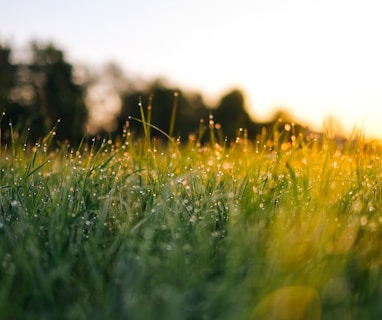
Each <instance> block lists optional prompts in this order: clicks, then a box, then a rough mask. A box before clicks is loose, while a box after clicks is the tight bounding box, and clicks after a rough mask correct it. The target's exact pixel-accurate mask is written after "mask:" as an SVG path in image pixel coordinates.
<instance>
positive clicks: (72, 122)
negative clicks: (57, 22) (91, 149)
mask: <svg viewBox="0 0 382 320" xmlns="http://www.w3.org/2000/svg"><path fill="white" fill-rule="evenodd" d="M29 50H30V55H31V60H30V61H28V62H25V63H18V64H12V63H11V60H10V57H11V49H9V48H2V47H0V81H1V83H0V87H1V88H2V89H0V90H1V92H0V111H1V112H2V113H5V114H4V117H5V119H6V120H8V121H3V122H2V124H3V127H2V131H3V137H2V138H3V139H4V140H7V138H9V136H10V132H9V131H8V130H7V129H8V127H7V125H4V124H5V123H6V124H8V123H9V122H13V123H14V124H15V126H16V127H18V128H19V129H24V130H25V129H26V128H27V127H33V128H34V130H33V131H32V132H33V136H31V137H30V138H31V139H34V140H37V139H39V138H42V137H43V136H45V135H46V134H48V132H49V130H50V129H51V128H52V127H53V125H54V124H55V123H56V122H57V121H58V120H62V124H61V126H60V127H59V128H57V139H58V140H60V141H63V140H65V139H68V140H70V141H72V142H73V143H75V142H76V141H77V140H80V139H81V137H82V136H83V134H84V125H85V124H86V120H87V108H86V105H85V103H84V88H83V87H81V86H79V85H77V84H76V83H75V81H74V77H73V67H72V65H70V64H69V63H68V62H66V61H65V58H64V54H63V52H62V51H61V50H59V49H57V48H56V47H55V46H54V45H52V44H49V43H48V44H42V43H37V42H33V43H32V44H31V46H30V49H29Z"/></svg>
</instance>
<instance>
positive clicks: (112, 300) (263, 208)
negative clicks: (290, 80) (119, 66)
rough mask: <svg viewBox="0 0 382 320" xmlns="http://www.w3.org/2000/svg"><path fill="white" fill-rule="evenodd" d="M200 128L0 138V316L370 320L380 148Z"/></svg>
mask: <svg viewBox="0 0 382 320" xmlns="http://www.w3.org/2000/svg"><path fill="white" fill-rule="evenodd" d="M147 128H148V127H146V129H147ZM285 128H287V129H288V130H291V126H290V125H288V126H286V127H285ZM292 129H293V128H292ZM207 130H208V129H207ZM214 130H215V129H211V128H210V132H209V134H210V138H209V141H208V142H206V143H201V142H200V141H199V140H200V139H199V137H198V136H191V137H190V140H189V141H187V142H184V143H183V144H180V143H177V142H176V141H173V140H167V141H162V142H159V141H155V140H154V139H151V138H150V137H146V138H143V139H142V140H135V139H133V138H132V136H131V135H130V133H129V132H128V130H127V131H126V132H124V136H123V137H122V138H121V139H119V140H116V141H110V140H109V141H107V140H104V141H99V140H93V141H90V142H89V143H88V142H86V143H85V142H84V143H83V144H82V145H81V146H79V147H78V148H72V147H70V146H68V145H61V146H60V147H58V148H55V147H53V144H54V133H53V132H52V133H51V134H50V135H49V136H48V137H46V138H45V139H44V140H42V141H41V142H39V143H36V144H35V145H32V146H30V145H27V144H24V143H23V142H22V139H21V138H19V139H16V138H15V139H13V143H10V144H9V145H4V144H3V145H2V146H1V149H0V237H1V242H0V261H1V264H0V318H1V319H381V317H382V276H381V271H382V251H381V250H380V246H381V243H382V215H381V213H382V184H381V177H382V163H381V158H380V152H381V148H380V147H379V146H378V145H376V144H372V143H369V144H366V143H365V142H364V141H363V139H362V137H359V138H358V139H355V140H352V141H350V142H349V143H348V144H345V145H343V144H338V143H336V141H335V140H331V139H328V138H325V137H324V138H323V139H315V138H314V137H311V138H310V137H303V136H294V135H293V134H292V133H291V132H290V133H291V134H290V135H289V138H288V139H284V140H283V139H281V138H282V137H283V134H284V133H285V132H280V133H279V136H278V138H277V140H275V139H274V137H273V136H269V137H268V136H267V135H266V133H264V134H263V135H262V136H259V137H258V139H256V140H254V141H249V140H248V139H247V138H246V137H245V135H244V134H243V135H242V136H238V138H237V140H236V142H235V143H233V144H228V143H224V141H219V139H218V132H216V131H214ZM19 140H20V141H19ZM52 141H53V142H52Z"/></svg>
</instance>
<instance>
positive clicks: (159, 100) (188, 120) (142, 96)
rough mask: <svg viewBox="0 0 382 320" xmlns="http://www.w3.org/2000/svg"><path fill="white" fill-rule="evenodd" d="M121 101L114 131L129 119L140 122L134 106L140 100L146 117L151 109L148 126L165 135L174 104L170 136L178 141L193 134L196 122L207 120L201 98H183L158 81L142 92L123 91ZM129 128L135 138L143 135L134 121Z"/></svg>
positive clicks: (139, 115) (180, 93)
mask: <svg viewBox="0 0 382 320" xmlns="http://www.w3.org/2000/svg"><path fill="white" fill-rule="evenodd" d="M122 101H123V103H122V110H121V113H120V115H119V116H118V128H119V129H118V130H121V128H122V126H123V125H124V124H125V122H126V120H128V118H129V116H131V117H134V118H138V119H141V114H140V108H139V107H138V103H139V102H140V101H141V102H142V106H143V108H144V110H145V113H146V114H148V112H147V108H151V111H150V112H151V120H150V123H151V124H152V125H155V126H156V127H158V128H160V129H161V130H163V131H165V132H167V133H168V132H169V130H170V122H171V117H172V111H173V107H174V103H175V104H176V106H177V108H176V110H177V112H176V118H175V126H174V130H173V134H174V135H175V136H176V137H179V136H180V137H182V138H186V137H187V135H188V134H190V133H191V132H193V131H195V130H196V129H197V128H198V124H199V121H200V119H201V118H207V117H208V112H209V111H208V109H207V107H206V106H205V104H204V102H203V99H202V97H201V95H199V94H188V95H187V94H185V93H183V91H181V90H179V89H177V88H169V87H167V86H166V85H165V84H164V83H163V81H161V80H156V81H154V82H153V83H151V84H150V85H149V86H148V88H147V89H145V90H138V91H133V92H126V93H125V95H124V96H123V98H122ZM146 120H147V119H146ZM130 128H132V129H133V131H134V132H135V133H136V134H138V135H139V134H142V133H143V130H142V125H141V124H140V123H138V122H136V121H131V122H130ZM152 135H153V136H160V135H161V134H160V133H159V132H158V131H156V130H152Z"/></svg>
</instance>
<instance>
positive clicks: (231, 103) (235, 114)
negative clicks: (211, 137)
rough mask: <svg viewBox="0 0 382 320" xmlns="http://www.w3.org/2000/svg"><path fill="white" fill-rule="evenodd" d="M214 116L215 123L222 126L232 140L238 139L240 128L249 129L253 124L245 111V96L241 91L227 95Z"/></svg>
mask: <svg viewBox="0 0 382 320" xmlns="http://www.w3.org/2000/svg"><path fill="white" fill-rule="evenodd" d="M213 115H214V119H215V122H216V123H220V124H221V127H222V130H223V134H224V135H225V136H226V137H228V138H229V139H231V140H232V139H235V138H236V136H237V131H238V130H239V129H240V128H246V129H248V127H249V126H251V125H252V124H253V123H252V121H251V119H250V117H249V114H248V113H247V111H246V110H245V100H244V95H243V93H242V92H241V91H240V90H239V89H233V90H231V91H230V92H228V93H227V94H225V95H224V96H223V97H222V98H221V100H220V102H219V104H218V106H217V108H216V109H215V110H214V111H213Z"/></svg>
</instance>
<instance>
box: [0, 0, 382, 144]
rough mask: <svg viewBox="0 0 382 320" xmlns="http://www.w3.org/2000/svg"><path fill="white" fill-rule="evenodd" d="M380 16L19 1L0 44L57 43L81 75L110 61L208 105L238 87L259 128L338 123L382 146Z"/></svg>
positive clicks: (262, 4)
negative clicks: (284, 118)
mask: <svg viewBox="0 0 382 320" xmlns="http://www.w3.org/2000/svg"><path fill="white" fill-rule="evenodd" d="M20 8H23V9H20ZM381 13H382V3H379V2H378V1H377V0H367V1H360V0H353V1H345V0H336V1H322V2H320V3H317V2H316V1H299V0H292V1H289V2H288V3H285V2H284V1H280V0H273V1H261V0H259V1H254V2H253V1H247V0H240V1H235V2H233V1H219V2H218V1H217V0H212V1H209V2H208V3H206V2H202V1H199V0H198V1H195V2H192V3H189V2H185V1H174V0H167V1H163V2H162V3H156V2H154V1H150V0H145V1H140V2H138V1H131V2H129V3H126V2H123V1H119V0H118V1H114V2H113V5H111V4H110V3H109V4H103V3H93V2H90V1H89V2H88V1H83V2H81V3H74V2H73V1H68V2H65V3H60V4H52V3H51V2H47V1H46V0H40V1H37V2H35V3H33V4H32V3H23V1H13V2H7V3H6V4H5V5H3V9H2V12H1V13H0V41H1V42H3V41H8V40H9V39H10V41H8V42H10V44H11V46H12V47H13V46H15V47H16V48H21V47H22V46H24V45H26V44H27V42H28V41H30V40H33V39H37V40H42V41H52V42H53V43H54V44H56V45H57V46H58V47H59V48H60V49H63V50H64V52H65V54H66V57H67V59H68V60H69V61H70V62H71V63H73V64H74V65H75V66H76V65H78V64H83V63H85V64H87V65H89V66H93V65H95V66H101V65H102V64H105V63H107V62H109V61H113V62H115V63H116V64H118V65H119V66H121V67H122V68H123V70H124V71H125V73H126V75H127V77H129V74H134V75H139V76H141V77H142V78H144V79H155V78H165V79H167V80H168V81H169V83H171V84H175V85H177V86H179V87H180V88H182V89H184V90H186V91H197V92H200V93H201V94H202V95H203V97H204V98H205V99H206V101H209V102H211V101H216V100H217V99H218V98H219V97H221V96H222V95H223V94H224V93H226V92H227V91H228V90H230V89H232V88H239V89H241V90H242V91H243V93H244V95H245V97H246V101H247V105H248V106H249V107H250V108H251V109H250V110H248V111H249V113H250V115H251V116H252V118H253V119H256V120H258V121H265V120H267V119H269V118H270V117H271V116H272V115H273V114H274V112H276V111H277V110H278V109H283V110H287V111H288V112H289V113H290V114H291V115H292V116H293V117H294V118H295V119H296V121H299V122H303V123H305V124H306V125H308V126H309V127H312V128H316V129H317V128H318V129H319V128H321V129H322V128H323V123H324V121H325V119H329V118H331V117H334V118H335V119H336V120H337V121H338V122H339V123H340V124H341V125H342V127H343V129H344V131H345V132H344V134H345V135H346V134H348V133H350V132H351V131H352V130H353V128H354V127H362V128H364V130H365V134H366V135H367V136H369V137H373V138H382V126H380V124H379V119H380V118H381V116H382V108H381V107H382V91H381V88H382V77H381V74H382V61H381V58H380V57H381V56H382V46H380V45H379V44H378V37H379V35H378V31H379V30H382V21H381V20H380V18H379V17H380V14H381Z"/></svg>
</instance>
